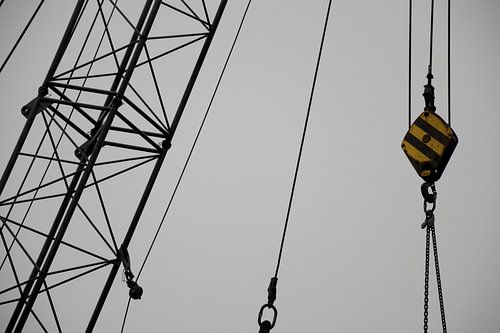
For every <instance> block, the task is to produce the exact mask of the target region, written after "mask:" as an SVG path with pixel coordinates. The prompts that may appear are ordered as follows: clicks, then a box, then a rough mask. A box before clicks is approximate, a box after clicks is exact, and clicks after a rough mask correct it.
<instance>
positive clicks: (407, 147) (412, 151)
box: [402, 140, 430, 163]
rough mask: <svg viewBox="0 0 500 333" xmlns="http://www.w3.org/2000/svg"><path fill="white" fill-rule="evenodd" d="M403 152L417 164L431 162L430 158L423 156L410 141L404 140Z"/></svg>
mask: <svg viewBox="0 0 500 333" xmlns="http://www.w3.org/2000/svg"><path fill="white" fill-rule="evenodd" d="M402 146H403V150H404V152H405V153H406V154H407V155H408V156H410V157H411V158H413V159H414V160H416V161H417V162H420V163H422V162H430V158H428V157H427V156H425V155H424V154H422V153H421V152H420V150H418V149H417V148H415V147H414V146H412V145H411V144H410V143H409V142H408V141H406V140H403V145H402Z"/></svg>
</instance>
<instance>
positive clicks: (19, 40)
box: [0, 0, 45, 73]
mask: <svg viewBox="0 0 500 333" xmlns="http://www.w3.org/2000/svg"><path fill="white" fill-rule="evenodd" d="M44 2H45V0H41V1H40V3H39V4H38V6H37V7H36V9H35V12H34V13H33V15H31V17H30V19H29V21H28V23H27V24H26V26H25V27H24V29H23V31H22V32H21V35H19V37H18V38H17V40H16V42H15V43H14V46H13V47H12V48H11V49H10V51H9V54H8V55H7V57H6V58H5V60H4V61H3V62H2V65H1V66H0V73H2V71H3V69H4V67H5V65H7V62H8V61H9V59H10V57H11V56H12V54H13V53H14V51H15V50H16V49H17V46H18V45H19V43H20V42H21V40H22V39H23V37H24V35H25V34H26V31H28V28H29V27H30V25H31V23H32V22H33V20H34V19H35V17H36V15H37V14H38V12H39V11H40V8H42V5H43V3H44ZM2 3H3V1H2V2H1V3H0V6H1V5H2Z"/></svg>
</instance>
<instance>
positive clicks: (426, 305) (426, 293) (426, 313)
mask: <svg viewBox="0 0 500 333" xmlns="http://www.w3.org/2000/svg"><path fill="white" fill-rule="evenodd" d="M429 233H430V230H429V228H427V229H426V234H425V284H424V333H427V329H428V322H429V252H430V251H429V247H430V241H429V238H430V237H429Z"/></svg>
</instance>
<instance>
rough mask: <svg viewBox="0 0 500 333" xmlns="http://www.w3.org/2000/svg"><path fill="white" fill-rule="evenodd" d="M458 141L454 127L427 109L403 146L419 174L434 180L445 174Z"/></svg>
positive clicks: (406, 136) (415, 123)
mask: <svg viewBox="0 0 500 333" xmlns="http://www.w3.org/2000/svg"><path fill="white" fill-rule="evenodd" d="M457 144H458V137H457V135H456V134H455V132H454V131H453V129H452V128H451V127H450V126H449V125H448V124H447V123H446V122H445V121H444V120H443V119H442V118H441V117H440V116H439V115H438V114H436V113H435V112H432V111H430V110H429V109H428V108H426V111H424V112H422V114H420V116H419V117H418V118H417V119H416V120H415V122H414V123H413V124H412V125H411V126H410V129H409V130H408V132H407V133H406V135H405V137H404V139H403V142H402V144H401V147H402V148H403V151H404V153H405V154H406V156H407V157H408V159H409V160H410V162H411V164H412V165H413V167H414V168H415V170H416V171H417V173H418V175H419V176H420V177H422V179H424V180H425V181H426V182H429V183H433V182H435V181H437V180H438V179H439V178H440V177H441V175H442V174H443V172H444V169H445V168H446V165H447V164H448V161H449V160H450V158H451V155H452V154H453V151H454V150H455V147H456V146H457Z"/></svg>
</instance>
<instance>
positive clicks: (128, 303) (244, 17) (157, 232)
mask: <svg viewBox="0 0 500 333" xmlns="http://www.w3.org/2000/svg"><path fill="white" fill-rule="evenodd" d="M251 3H252V0H248V3H247V6H246V8H245V11H244V13H243V16H242V18H241V21H240V24H239V27H238V30H237V32H236V35H235V37H234V40H233V43H232V45H231V48H230V50H229V53H228V55H227V57H226V61H225V63H224V66H223V68H222V71H221V74H220V75H219V78H218V80H217V84H216V86H215V89H214V92H213V93H212V97H211V99H210V102H209V104H208V107H207V110H206V111H205V115H204V117H203V120H202V122H201V124H200V127H199V128H198V132H197V134H196V137H195V139H194V141H193V144H192V145H191V149H190V151H189V154H188V157H187V159H186V162H185V163H184V166H183V168H182V171H181V174H180V176H179V178H178V180H177V183H176V185H175V188H174V191H173V192H172V195H171V197H170V199H169V202H168V204H167V207H166V208H165V211H164V213H163V216H162V218H161V221H160V224H159V225H158V228H157V229H156V232H155V235H154V237H153V240H152V241H151V244H150V246H149V248H148V251H147V253H146V256H145V257H144V260H143V262H142V264H141V267H140V269H139V271H138V273H137V277H136V281H137V280H139V277H140V275H141V273H142V271H143V269H144V266H145V265H146V262H147V260H148V259H149V255H150V254H151V251H152V249H153V247H154V245H155V243H156V240H157V238H158V235H159V234H160V231H161V229H162V227H163V225H164V223H165V219H166V216H167V214H168V212H169V211H170V207H171V205H172V202H173V200H174V198H175V195H176V193H177V190H178V188H179V185H180V184H181V181H182V179H183V177H184V174H185V171H186V169H187V166H188V164H189V162H190V160H191V157H192V155H193V152H194V149H195V147H196V144H197V143H198V139H199V137H200V135H201V132H202V130H203V127H204V125H205V122H206V120H207V118H208V115H209V113H210V111H211V108H212V104H213V101H214V99H215V96H216V94H217V91H218V89H219V86H220V84H221V82H222V78H223V76H224V73H225V71H226V68H227V65H228V63H229V60H230V59H231V55H232V53H233V50H234V48H235V45H236V42H237V40H238V38H239V35H240V33H241V30H242V27H243V24H244V22H245V19H246V16H247V13H248V10H249V8H250V5H251ZM129 307H130V297H129V299H128V302H127V307H126V310H125V314H124V318H123V322H122V328H121V332H123V331H124V329H125V323H126V320H127V316H128V314H129Z"/></svg>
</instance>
